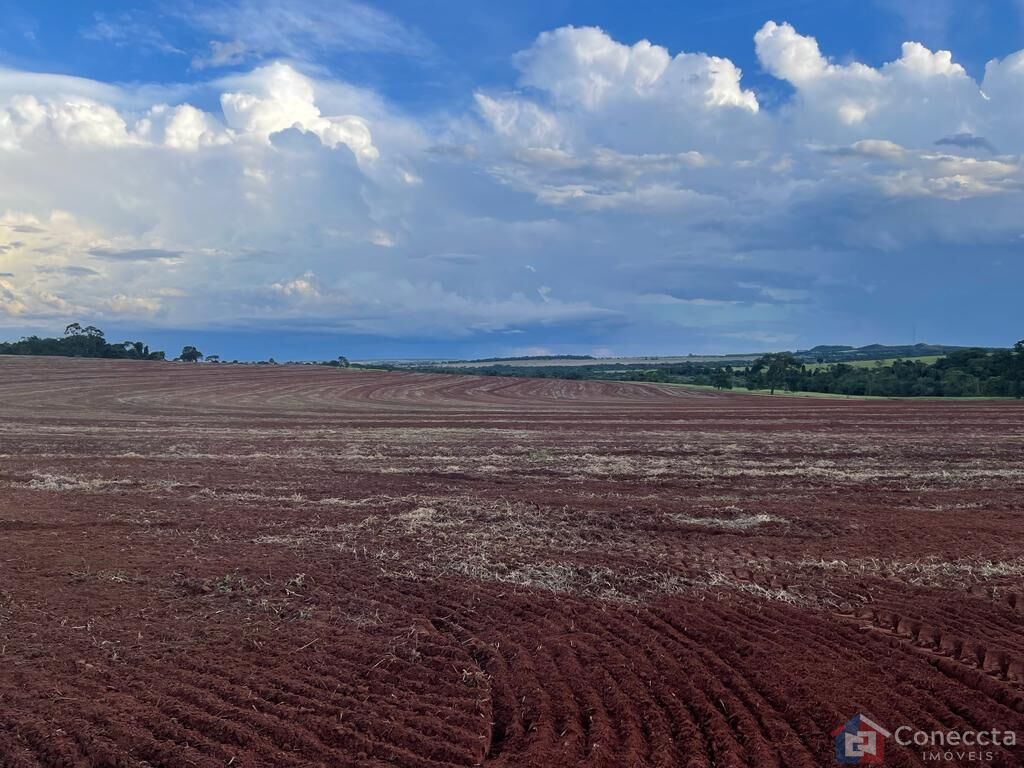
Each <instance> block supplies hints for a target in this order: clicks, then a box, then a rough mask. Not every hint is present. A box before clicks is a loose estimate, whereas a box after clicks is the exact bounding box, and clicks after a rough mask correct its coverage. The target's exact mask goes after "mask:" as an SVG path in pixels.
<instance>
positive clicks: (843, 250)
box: [0, 4, 1024, 351]
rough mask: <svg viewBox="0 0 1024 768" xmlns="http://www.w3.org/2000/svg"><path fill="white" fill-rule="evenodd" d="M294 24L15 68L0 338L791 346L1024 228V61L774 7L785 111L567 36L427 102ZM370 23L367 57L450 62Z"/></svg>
mask: <svg viewBox="0 0 1024 768" xmlns="http://www.w3.org/2000/svg"><path fill="white" fill-rule="evenodd" d="M240 7H241V8H242V9H243V10H244V9H245V8H247V7H248V6H246V5H244V4H243V6H240ZM274 7H275V8H276V9H277V12H279V13H280V14H286V10H285V9H286V6H284V5H280V6H276V5H275V6H274ZM218 8H220V7H219V6H211V9H212V10H211V11H210V13H209V14H208V16H207V17H205V18H204V19H203V23H204V24H205V25H206V26H207V28H209V29H211V30H226V29H229V28H230V25H229V24H227V22H226V21H225V17H223V15H222V12H223V9H222V8H221V9H220V10H219V11H218V10H217V9H218ZM218 14H220V15H218ZM280 18H281V19H282V21H281V22H280V23H281V24H284V25H286V31H287V32H288V34H287V35H285V36H284V37H282V38H281V39H282V40H285V42H287V47H274V46H272V45H271V44H270V42H268V41H270V40H272V39H274V38H273V37H272V36H271V37H268V36H266V35H262V36H261V34H258V32H259V30H258V29H256V30H255V31H252V34H250V35H249V36H248V37H246V39H239V40H218V41H214V42H215V43H216V45H213V46H212V47H211V51H210V52H209V54H208V55H206V56H205V57H203V58H201V59H197V60H196V61H195V62H193V66H194V69H195V71H196V72H199V73H201V78H202V79H199V80H196V81H194V82H191V83H188V84H183V85H180V86H166V85H160V86H158V85H156V84H152V83H148V84H147V83H138V84H131V85H127V84H115V83H102V82H96V81H92V80H86V79H81V78H76V77H72V76H64V75H51V74H40V73H34V72H25V71H19V70H12V69H5V70H0V176H2V178H3V179H4V180H5V183H4V184H3V185H2V186H0V325H4V326H7V327H26V326H31V325H54V326H56V325H57V324H59V323H62V322H64V321H65V320H67V319H83V320H89V321H95V322H111V323H115V324H119V325H122V326H123V325H127V324H131V323H136V324H142V325H145V326H149V327H164V328H181V327H199V326H207V327H217V328H222V329H223V328H239V329H252V328H260V327H268V328H289V329H294V330H309V331H320V332H337V333H351V334H361V335H370V336H380V337H387V338H415V337H429V338H434V339H465V338H467V337H476V336H483V337H487V338H492V339H494V340H495V344H497V345H499V346H500V347H501V348H506V349H512V348H515V347H516V345H517V344H519V341H517V337H521V338H522V339H523V344H527V343H529V344H532V343H535V342H536V340H538V339H541V340H542V339H543V338H545V335H550V336H558V337H559V338H567V337H569V336H572V335H573V334H576V335H577V336H578V337H579V338H581V339H590V338H593V339H598V338H611V339H614V340H616V342H615V343H616V344H618V345H619V347H620V348H621V349H622V350H624V351H625V350H632V349H637V348H638V346H639V345H642V344H644V343H649V342H650V340H671V339H673V338H680V337H683V336H686V335H687V334H688V335H689V336H690V337H691V338H695V337H699V338H701V339H703V340H704V341H705V342H706V345H712V346H717V347H718V348H722V349H738V348H746V349H749V348H759V347H770V346H785V345H789V344H792V343H798V342H799V341H800V340H802V339H803V338H806V329H807V328H808V327H811V326H815V325H817V326H818V327H822V326H823V325H828V326H830V327H836V328H842V327H847V326H849V324H850V323H853V322H856V321H855V320H854V318H857V317H862V316H863V315H864V314H865V313H867V314H870V313H871V312H875V311H879V310H878V307H881V306H886V305H888V304H891V302H892V301H893V300H894V299H893V297H894V296H899V295H900V294H901V293H903V294H906V293H912V292H913V291H915V290H917V289H918V287H919V286H921V285H924V286H926V287H927V285H928V284H929V281H930V280H939V279H942V280H955V279H956V275H957V274H958V272H959V271H960V270H962V269H963V267H964V261H963V258H965V256H962V254H968V253H969V254H970V258H971V259H978V258H984V259H987V260H988V261H987V262H986V264H987V265H988V266H985V267H982V268H981V272H982V273H984V274H987V270H989V269H998V268H999V267H1000V265H1001V264H1002V265H1005V261H1006V260H1012V259H1013V254H1014V253H1015V251H1016V249H1017V248H1019V243H1020V239H1021V237H1022V236H1024V233H1022V231H1021V226H1020V224H1019V213H1018V212H1019V210H1020V209H1021V203H1022V196H1021V182H1022V178H1024V174H1022V164H1021V156H1022V153H1024V130H1022V129H1024V106H1022V105H1024V99H1022V98H1021V96H1022V95H1024V51H1019V52H1017V53H1014V54H1012V55H1009V56H1007V57H1005V58H1003V59H999V60H997V59H993V60H992V61H991V62H989V64H988V65H987V67H986V68H985V72H984V77H983V78H982V79H981V80H980V81H978V80H975V79H973V78H972V77H970V76H969V75H968V73H967V72H966V71H965V69H964V68H963V67H962V66H960V65H959V64H958V63H957V62H956V60H955V57H954V56H953V54H952V53H950V52H949V51H941V50H940V51H932V50H929V49H927V48H926V47H924V46H923V45H921V44H919V43H916V42H912V41H910V42H906V43H904V44H903V46H902V49H901V51H900V53H899V55H898V56H897V57H895V58H894V59H893V60H892V61H889V62H888V63H885V64H882V65H880V66H876V67H872V66H868V65H866V64H862V63H859V62H856V61H846V62H837V61H836V60H834V59H832V58H830V57H829V56H828V55H827V54H826V53H824V52H822V51H821V50H820V48H819V45H818V43H817V41H816V40H815V39H814V38H813V37H811V36H809V35H807V34H802V33H801V32H800V31H798V30H796V29H794V28H793V27H792V26H790V25H788V24H786V23H784V22H778V23H777V22H775V21H768V22H766V23H765V24H764V25H763V26H762V27H761V28H760V29H759V31H758V32H757V33H756V35H755V36H754V40H753V45H754V46H755V49H756V54H757V60H758V62H759V63H760V66H761V67H762V68H763V70H764V71H765V72H766V73H768V74H769V75H771V76H772V77H773V78H775V79H777V80H778V81H779V82H780V84H783V85H784V86H785V88H787V89H788V92H789V94H790V95H789V96H788V97H787V98H786V99H785V100H783V101H782V102H781V103H779V102H774V103H770V104H769V103H765V102H763V100H762V99H761V98H760V97H759V94H758V92H757V90H756V89H754V88H751V87H747V86H745V85H744V81H743V73H742V72H741V71H740V69H739V68H738V67H737V66H736V65H735V64H733V62H731V61H730V60H729V59H727V58H723V57H718V56H715V55H712V54H710V53H700V52H672V51H669V50H667V49H666V48H664V47H662V46H659V45H657V44H656V43H654V42H649V41H647V40H641V41H639V42H635V43H625V42H621V41H617V40H614V39H612V37H610V36H609V35H608V34H607V33H606V32H604V31H603V30H601V29H598V28H595V27H571V26H568V27H562V28H559V29H553V30H550V31H547V32H544V33H542V34H540V35H539V36H538V37H537V38H536V39H535V41H534V42H533V44H532V45H531V46H529V47H528V48H526V49H525V50H522V51H520V52H519V53H517V54H516V55H515V56H514V58H513V64H514V67H515V71H516V72H517V73H518V75H517V79H516V80H515V81H513V82H509V83H507V84H506V87H504V88H480V89H478V90H476V91H475V92H472V93H467V94H466V99H465V102H464V104H463V105H457V106H453V107H452V108H450V109H446V110H444V111H443V112H442V111H434V112H432V113H430V114H415V113H412V112H410V111H407V110H404V109H402V107H401V106H400V105H398V104H395V103H392V102H390V101H389V100H387V99H386V98H384V97H383V96H382V95H381V94H380V93H378V92H375V91H374V90H373V88H371V87H369V86H368V85H366V84H365V83H358V82H348V81H345V80H341V79H338V78H337V77H335V76H332V75H331V74H330V73H329V72H327V71H325V70H324V69H323V68H320V67H316V66H313V65H310V64H309V62H308V60H307V59H306V58H305V57H304V56H303V55H302V54H303V46H316V45H322V44H324V43H323V41H322V40H320V41H318V39H317V38H316V36H315V35H316V34H317V32H316V28H315V27H309V26H303V24H302V23H301V19H297V18H293V17H291V16H287V18H286V15H285V16H281V17H280ZM361 18H363V22H364V24H363V26H362V27H360V26H358V25H357V26H356V27H354V28H353V30H352V32H351V36H350V37H351V39H349V40H348V41H347V42H346V43H345V44H347V45H352V46H358V45H376V46H378V47H381V46H384V47H385V48H386V49H388V50H389V52H391V53H394V54H395V55H421V54H422V52H423V51H424V50H426V49H428V48H429V43H427V42H426V41H424V40H422V39H421V38H420V36H418V35H417V34H416V33H415V32H413V31H410V30H408V29H406V28H404V27H401V26H400V25H396V24H393V23H392V24H390V25H389V24H384V23H383V22H382V21H381V20H379V19H378V20H377V21H376V22H375V21H374V18H372V17H370V16H365V17H361ZM375 24H376V25H377V26H375ZM288 25H290V26H288ZM246 28H247V29H250V30H252V29H253V26H252V25H249V26H248V27H246ZM374 29H379V30H380V34H382V35H386V37H387V39H386V40H384V41H382V40H380V39H375V38H374V37H373V35H372V31H373V30H374ZM114 31H116V30H115V28H113V27H110V29H108V30H107V35H108V38H109V39H111V40H113V39H114ZM264 32H265V30H264ZM282 45H283V43H282ZM403 46H404V47H405V48H406V49H407V50H405V51H404V53H401V52H396V50H392V48H395V47H397V50H398V51H400V49H401V48H402V47H403ZM250 60H251V66H247V67H246V68H245V69H244V70H243V71H241V72H235V73H233V74H218V66H221V65H224V64H229V63H231V64H236V65H237V64H239V63H240V62H245V61H250ZM979 253H980V254H982V256H979ZM907 302H908V303H907V307H908V309H907V313H906V317H904V316H903V315H901V314H900V313H899V312H896V313H895V314H893V313H892V312H891V311H890V314H889V315H888V317H889V318H890V321H892V320H895V321H896V322H902V321H904V320H906V321H907V322H908V323H909V322H911V321H912V320H913V316H914V314H915V312H917V311H918V310H919V305H916V304H915V303H914V301H913V300H911V299H908V300H907ZM890 310H891V308H890ZM978 328H979V329H980V331H981V332H984V331H985V326H984V325H979V326H978Z"/></svg>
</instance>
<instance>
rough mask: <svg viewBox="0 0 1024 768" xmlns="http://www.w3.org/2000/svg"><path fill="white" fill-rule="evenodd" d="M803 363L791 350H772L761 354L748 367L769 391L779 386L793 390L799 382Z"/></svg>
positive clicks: (772, 391)
mask: <svg viewBox="0 0 1024 768" xmlns="http://www.w3.org/2000/svg"><path fill="white" fill-rule="evenodd" d="M802 370H803V364H802V363H801V362H800V361H799V360H798V359H797V358H796V356H794V355H793V353H792V352H772V353H771V354H767V355H761V357H759V358H757V360H755V361H754V364H753V365H752V366H751V367H750V371H751V373H753V374H754V376H755V378H756V379H760V380H763V381H764V382H765V384H767V386H768V388H769V389H770V390H771V393H772V394H773V395H774V394H775V390H776V389H778V388H780V387H786V388H788V389H789V390H790V391H792V390H795V389H796V387H797V385H798V382H799V374H800V372H801V371H802Z"/></svg>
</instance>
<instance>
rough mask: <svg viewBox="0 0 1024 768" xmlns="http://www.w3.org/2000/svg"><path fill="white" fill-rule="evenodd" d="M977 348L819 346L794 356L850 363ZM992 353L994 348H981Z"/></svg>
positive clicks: (943, 354) (915, 345)
mask: <svg viewBox="0 0 1024 768" xmlns="http://www.w3.org/2000/svg"><path fill="white" fill-rule="evenodd" d="M964 349H979V347H952V346H948V345H945V344H902V345H893V346H890V345H886V344H868V345H867V346H864V347H849V346H842V345H834V344H821V345H818V346H817V347H811V348H810V349H801V350H797V351H796V352H795V353H794V354H795V355H796V356H797V357H798V358H800V359H801V360H803V361H804V362H808V363H852V362H856V361H858V360H892V359H894V358H897V357H902V358H908V357H942V356H945V355H948V354H949V353H951V352H958V351H961V350H964ZM981 349H988V350H989V351H994V348H990V347H981Z"/></svg>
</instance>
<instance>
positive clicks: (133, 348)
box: [0, 323, 166, 360]
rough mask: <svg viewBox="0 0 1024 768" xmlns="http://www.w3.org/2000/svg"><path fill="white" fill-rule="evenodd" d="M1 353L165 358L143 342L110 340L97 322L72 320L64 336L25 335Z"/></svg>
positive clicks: (0, 344) (0, 345)
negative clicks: (88, 322)
mask: <svg viewBox="0 0 1024 768" xmlns="http://www.w3.org/2000/svg"><path fill="white" fill-rule="evenodd" d="M0 355H49V356H58V357H106V358H115V359H121V360H163V359H165V357H166V355H165V354H164V353H163V352H158V351H151V350H150V348H149V346H148V345H147V344H144V343H143V342H141V341H120V342H109V341H107V339H106V337H105V335H104V333H103V331H101V330H100V329H99V328H97V327H96V326H94V325H87V326H84V327H83V326H82V325H81V323H71V324H70V325H68V326H67V327H66V328H65V329H64V335H63V336H61V337H43V336H25V337H24V338H22V339H20V340H18V341H8V342H0Z"/></svg>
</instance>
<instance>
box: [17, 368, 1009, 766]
mask: <svg viewBox="0 0 1024 768" xmlns="http://www.w3.org/2000/svg"><path fill="white" fill-rule="evenodd" d="M1022 448H1024V407H1022V406H1021V405H1020V404H1019V403H1016V402H912V401H910V402H895V401H858V400H832V399H805V398H788V397H775V398H768V397H759V396H741V395H716V394H712V393H710V392H705V391H700V390H688V389H684V388H676V387H657V386H641V385H628V384H610V383H596V382H570V381H552V380H526V379H514V380H509V379H496V378H487V379H480V378H473V377H468V376H427V375H416V374H390V373H355V372H348V371H337V370H331V369H312V368H294V367H238V366H214V365H205V366H186V365H171V364H148V363H119V362H106V361H84V360H57V359H50V360H44V359H28V358H0V766H19V767H21V766H38V765H45V766H139V765H150V766H158V765H159V766H225V765H233V766H314V765H329V766H384V765H402V766H422V767H424V768H426V767H432V768H440V767H441V766H472V765H491V766H574V765H587V766H694V767H697V766H701V767H703V766H807V767H808V768H810V767H811V766H822V765H829V764H832V760H833V758H832V752H831V749H832V747H831V738H830V737H829V732H830V731H831V730H832V729H833V728H834V727H835V726H836V725H838V724H840V723H841V722H843V721H845V720H847V719H848V718H849V717H851V716H852V715H854V714H856V713H858V712H863V713H864V714H866V715H868V716H869V717H871V718H872V719H874V720H875V721H876V722H879V723H881V724H883V725H885V726H886V727H887V728H889V729H890V730H895V728H896V727H897V726H898V725H902V724H908V725H911V726H913V727H915V728H920V729H923V730H928V731H932V730H937V729H941V730H947V729H952V730H959V731H964V730H991V729H992V728H997V729H999V730H1008V729H1013V730H1016V732H1017V733H1018V734H1020V738H1021V739H1022V740H1024V714H1022V713H1024V634H1022V629H1024V559H1022V555H1024V518H1022V514H1024V510H1022V503H1021V499H1022V498H1024V497H1022V490H1024V466H1022V465H1021V455H1022V453H1021V451H1022ZM991 751H992V755H991V758H992V759H991V764H994V765H1003V766H1018V765H1021V764H1022V762H1024V753H1022V752H1021V751H1020V750H1019V748H1007V749H1004V748H993V749H992V750H991ZM886 764H887V765H919V764H924V762H923V759H922V755H921V752H920V750H916V751H915V749H913V748H907V747H900V746H898V745H896V744H894V743H892V741H891V740H890V743H889V745H888V749H887V760H886Z"/></svg>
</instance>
